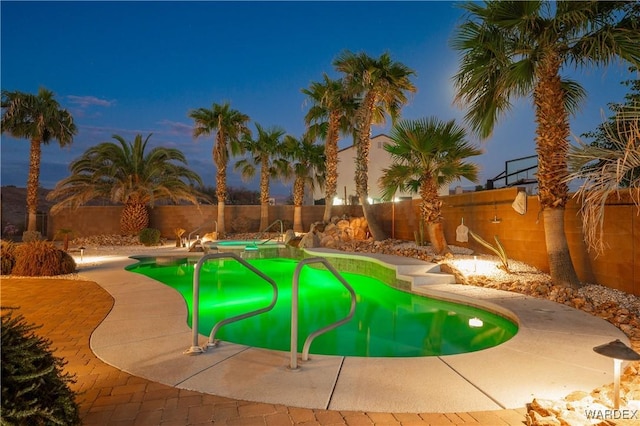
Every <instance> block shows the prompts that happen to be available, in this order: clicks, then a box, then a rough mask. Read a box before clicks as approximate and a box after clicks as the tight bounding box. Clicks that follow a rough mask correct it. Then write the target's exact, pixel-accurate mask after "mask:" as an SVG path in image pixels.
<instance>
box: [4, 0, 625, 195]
mask: <svg viewBox="0 0 640 426" xmlns="http://www.w3.org/2000/svg"><path fill="white" fill-rule="evenodd" d="M0 12H1V20H2V22H1V24H2V26H1V49H2V50H1V74H0V78H1V80H0V82H1V86H2V89H3V90H10V91H14V90H19V91H23V92H29V93H36V92H37V91H38V88H39V87H45V88H47V89H49V90H52V91H53V92H54V93H55V94H56V99H57V100H58V101H59V102H60V103H61V105H62V106H63V107H65V108H67V109H68V110H69V111H70V112H71V113H72V115H73V116H74V118H75V121H76V125H77V127H78V134H77V135H76V137H75V139H74V142H73V144H72V145H71V146H69V147H66V148H60V146H59V145H58V144H57V142H55V141H54V142H52V143H51V144H50V145H48V146H44V147H43V153H42V169H41V176H40V182H41V186H43V187H45V188H53V187H54V186H55V184H56V182H58V181H59V180H60V179H63V178H64V177H66V176H68V165H69V163H70V162H71V161H72V160H73V159H75V158H77V157H79V156H80V155H81V154H82V153H83V152H84V151H85V150H86V149H87V148H89V147H91V146H93V145H96V144H98V143H100V142H105V141H114V140H113V139H112V135H113V134H118V135H121V136H123V137H124V138H125V139H126V140H128V141H131V140H133V138H134V136H135V135H136V134H138V133H140V134H142V135H143V136H145V137H146V135H148V134H149V133H153V136H152V137H151V139H150V141H151V142H150V144H151V145H153V146H157V145H162V146H167V147H175V148H179V149H180V150H181V151H182V152H184V153H185V155H186V156H187V159H188V166H189V167H190V168H191V169H193V170H194V171H196V172H197V173H198V174H200V176H201V177H202V179H203V181H204V183H205V185H207V186H214V185H215V168H214V166H213V160H212V156H211V148H212V144H213V137H209V138H199V139H198V140H194V139H193V138H192V130H193V121H192V120H191V119H189V117H188V115H187V114H188V112H189V111H190V110H191V109H195V108H200V107H207V108H210V107H211V105H212V104H213V103H214V102H215V103H222V102H225V101H229V102H230V103H231V106H232V107H233V108H235V109H238V110H240V111H241V112H243V113H245V114H247V115H249V116H250V117H251V119H252V123H251V124H250V126H251V128H252V129H255V127H254V123H255V122H257V123H259V124H261V125H262V126H263V127H270V126H275V125H277V126H281V127H283V128H284V129H285V130H286V132H287V133H290V134H292V135H294V136H300V135H301V134H302V133H303V132H304V120H303V117H304V115H305V113H306V111H307V109H308V107H309V105H308V104H306V103H305V97H304V95H303V94H302V93H301V89H302V88H306V87H308V86H309V84H310V83H311V82H313V81H319V80H320V79H321V78H322V73H323V72H326V73H328V74H329V75H331V76H333V77H338V73H336V72H335V71H334V70H333V67H332V62H333V60H334V59H335V58H336V56H337V55H338V54H339V53H340V52H341V51H343V50H344V49H349V50H351V51H353V52H361V51H364V52H366V53H367V54H369V55H370V56H379V55H380V54H382V53H384V52H389V54H390V55H391V57H392V58H393V59H394V60H396V61H399V62H402V63H404V64H405V65H407V66H408V67H410V68H412V69H413V70H415V71H416V76H415V77H414V79H413V82H414V84H415V85H416V86H417V88H418V92H417V93H416V94H415V95H412V96H411V97H410V101H409V104H408V105H407V106H406V107H405V108H404V109H403V111H402V116H403V118H407V119H414V118H421V117H427V116H432V115H433V116H437V117H438V118H440V119H442V120H449V119H452V118H455V119H456V120H459V121H460V123H462V117H463V115H464V111H463V110H460V109H459V108H457V107H456V106H454V105H453V104H452V101H453V97H454V93H453V88H452V84H451V78H452V76H453V75H454V74H455V72H456V69H457V60H458V56H457V53H456V52H455V51H453V50H452V49H451V48H450V47H449V46H450V45H449V42H450V38H451V35H452V32H453V30H454V29H455V26H456V24H457V23H459V22H460V19H461V17H462V11H461V10H460V9H459V8H457V7H456V3H455V2H241V1H238V2H205V1H201V2H146V1H144V2H125V1H122V2H11V1H4V0H3V1H2V2H0ZM565 71H566V74H569V75H570V76H571V77H572V78H574V79H576V80H578V81H579V82H581V83H582V84H583V86H584V87H585V88H586V90H587V92H588V94H589V96H588V99H587V101H586V102H585V103H584V104H583V106H582V110H581V112H580V113H579V114H578V115H577V116H576V117H575V118H573V119H572V122H571V124H572V132H573V133H574V134H575V135H580V134H581V133H584V132H585V131H589V130H593V129H594V128H595V127H596V126H597V125H598V124H599V123H600V122H601V121H602V119H603V114H604V115H605V116H607V115H609V112H608V110H607V104H608V103H610V102H620V101H622V99H623V97H624V94H625V93H626V88H625V87H624V86H622V85H621V84H620V82H621V81H623V80H627V79H629V78H630V74H629V72H628V70H627V67H626V65H624V64H614V65H611V66H610V67H608V68H607V69H606V70H602V69H587V70H580V71H578V72H576V71H574V70H572V69H567V70H565ZM389 128H390V123H389V124H388V125H386V126H374V128H373V131H372V133H373V135H377V134H379V133H388V132H389ZM534 131H535V123H534V115H533V110H532V107H531V101H530V100H528V99H526V100H522V101H520V102H518V103H517V104H516V107H515V108H514V110H513V111H511V113H509V114H508V115H507V116H506V117H505V118H503V119H502V120H501V121H500V122H499V124H498V126H497V127H496V129H495V131H494V134H493V135H492V137H491V138H489V139H487V140H485V141H477V140H476V139H474V138H471V140H473V141H474V142H477V143H478V144H479V145H480V146H481V147H482V149H483V151H484V154H483V155H482V156H479V157H475V158H474V159H473V160H474V161H475V162H476V163H478V164H479V165H480V167H481V173H480V179H479V183H480V184H484V183H485V181H486V179H488V178H492V177H494V176H496V175H498V174H499V173H500V172H501V171H502V170H504V162H505V161H506V160H510V159H514V158H519V157H524V156H529V155H534V154H535V142H534V137H535V134H534ZM351 142H352V141H351V139H344V140H342V141H341V143H340V145H341V147H346V146H348V145H350V144H351ZM28 148H29V142H28V141H26V140H15V139H12V138H11V137H9V136H8V135H6V134H3V135H2V143H1V154H2V158H1V166H2V170H1V183H2V185H15V186H20V187H24V186H26V181H27V169H28V161H29V155H28V151H29V150H28ZM228 179H229V185H230V186H233V187H246V188H251V189H256V188H257V186H258V180H257V178H256V179H255V180H254V181H251V182H247V183H245V182H243V181H241V179H240V176H239V174H238V173H236V172H234V171H233V169H232V168H230V173H229V176H228ZM462 185H463V186H473V184H471V183H469V182H463V183H462ZM289 188H290V186H284V185H282V184H279V183H274V184H273V185H272V193H273V194H284V195H287V194H289V192H290V189H289Z"/></svg>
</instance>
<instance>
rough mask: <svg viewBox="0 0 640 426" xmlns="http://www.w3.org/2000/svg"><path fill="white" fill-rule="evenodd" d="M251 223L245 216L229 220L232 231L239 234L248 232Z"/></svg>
mask: <svg viewBox="0 0 640 426" xmlns="http://www.w3.org/2000/svg"><path fill="white" fill-rule="evenodd" d="M251 225H252V222H251V220H250V219H249V218H247V217H246V216H238V217H236V218H235V219H233V220H232V221H231V229H233V232H238V233H240V234H243V233H245V232H249V230H251Z"/></svg>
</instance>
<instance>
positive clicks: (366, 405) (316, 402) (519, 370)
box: [79, 248, 628, 413]
mask: <svg viewBox="0 0 640 426" xmlns="http://www.w3.org/2000/svg"><path fill="white" fill-rule="evenodd" d="M314 253H316V254H317V253H318V252H317V251H315V252H314ZM314 253H311V254H314ZM324 254H325V255H328V254H329V252H324ZM89 255H90V253H87V254H85V256H89ZM160 255H163V256H164V255H175V256H185V252H184V249H180V248H175V249H173V248H167V249H163V250H162V251H158V250H153V251H151V252H150V254H149V256H160ZM188 255H189V256H190V257H191V256H192V255H193V254H192V253H188ZM341 255H342V254H341ZM357 255H358V256H365V257H371V258H374V259H375V261H376V262H384V263H387V264H388V262H390V261H392V260H393V257H388V256H384V257H379V256H376V255H365V254H362V253H358V254H357ZM407 259H408V258H398V259H397V260H398V263H399V264H405V263H406V262H407ZM415 260H417V259H412V261H415ZM132 263H135V260H134V259H132V258H129V257H126V256H119V255H115V254H113V255H107V256H106V257H104V259H103V260H101V261H99V262H94V263H91V262H85V263H84V264H83V263H82V262H79V270H80V274H81V276H82V277H83V278H86V279H89V280H92V281H95V282H97V283H98V284H99V285H101V286H102V287H103V288H104V289H105V290H107V291H108V292H109V293H110V294H111V295H112V296H113V297H114V300H115V303H114V307H113V309H112V310H111V312H110V313H109V315H108V316H107V317H106V318H105V320H104V321H103V322H102V323H101V324H100V325H99V326H98V327H97V328H96V330H95V331H94V333H93V334H92V337H91V342H90V345H91V348H92V350H93V351H94V353H95V354H96V356H98V357H99V358H100V359H102V360H103V361H104V362H106V363H108V364H110V365H113V366H114V367H117V368H119V369H121V370H123V371H126V372H128V373H130V374H133V375H136V376H140V377H143V378H146V379H148V380H153V381H156V382H159V383H163V384H167V385H170V386H174V387H177V388H184V389H190V390H195V391H200V392H204V393H210V394H215V395H219V396H225V397H230V398H235V399H241V400H250V401H257V402H265V403H275V404H284V405H288V406H294V407H303V408H316V409H329V410H353V411H369V412H396V413H402V412H458V411H485V410H495V409H501V408H520V407H522V406H524V405H525V404H526V403H528V402H530V401H531V400H532V399H533V398H534V397H535V398H544V399H558V398H561V397H564V396H565V395H567V394H568V393H570V392H572V391H575V390H583V391H586V392H590V391H591V390H592V389H594V388H596V387H599V386H601V385H602V384H605V383H609V382H611V381H612V380H613V375H612V363H611V360H609V359H607V358H605V357H602V356H600V355H598V354H596V353H595V352H594V351H593V350H592V348H593V347H594V346H597V345H600V344H602V343H606V342H608V341H611V340H614V339H620V340H622V341H624V342H628V339H627V338H626V336H625V335H624V334H623V333H622V332H621V331H620V330H618V329H617V328H616V327H614V326H613V325H611V324H610V323H608V322H606V321H604V320H602V319H599V318H596V317H593V316H591V315H589V314H587V313H585V312H582V311H579V310H577V309H574V308H570V307H568V306H565V305H560V304H558V303H555V302H551V301H548V300H543V299H535V298H532V297H529V296H524V295H521V294H517V293H510V292H505V291H500V290H493V289H486V288H482V287H473V286H466V285H460V284H450V283H444V284H436V283H431V284H426V285H419V286H416V288H415V289H414V291H416V292H418V293H421V294H426V295H430V296H436V297H439V298H442V297H447V298H450V299H451V300H457V301H460V300H463V301H467V302H468V301H470V300H471V301H474V303H476V304H480V305H481V306H484V304H485V303H487V304H489V305H490V306H491V309H490V310H494V309H498V310H500V311H502V312H504V313H505V314H506V315H511V314H513V315H515V316H516V317H517V319H518V325H519V331H518V333H517V334H516V336H514V337H513V338H512V339H510V340H509V341H507V342H505V343H503V344H502V345H499V346H497V347H494V348H489V349H485V350H482V351H478V352H472V353H467V354H459V355H446V356H439V357H419V358H393V359H389V358H358V357H339V356H318V355H313V356H311V358H310V360H309V361H299V365H300V368H299V369H298V370H295V371H292V370H290V369H289V368H288V365H289V357H290V354H289V352H279V351H271V350H264V349H258V348H250V347H246V346H242V345H235V344H232V343H228V342H222V343H221V344H220V345H219V346H218V347H215V348H213V349H212V350H209V351H207V352H206V353H204V354H201V355H196V356H188V355H185V354H183V352H184V351H185V350H186V349H188V348H189V346H190V343H191V330H190V329H189V328H188V327H187V325H186V317H187V309H186V306H185V303H184V301H183V299H182V297H181V296H180V295H179V294H178V292H176V291H175V290H173V289H171V288H169V287H167V286H165V285H163V284H161V283H158V282H156V281H154V280H152V279H150V278H147V277H144V276H141V275H139V274H134V273H131V272H128V271H125V270H124V267H125V266H127V265H130V264H132ZM205 341H206V337H205V336H201V340H200V343H204V342H205Z"/></svg>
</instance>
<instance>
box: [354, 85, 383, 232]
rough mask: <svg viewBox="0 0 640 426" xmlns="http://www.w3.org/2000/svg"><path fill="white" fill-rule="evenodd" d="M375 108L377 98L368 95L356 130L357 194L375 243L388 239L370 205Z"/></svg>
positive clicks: (357, 116)
mask: <svg viewBox="0 0 640 426" xmlns="http://www.w3.org/2000/svg"><path fill="white" fill-rule="evenodd" d="M374 106H375V96H374V95H373V94H371V93H369V94H367V96H366V97H365V99H364V102H363V104H362V106H361V107H360V108H358V111H357V113H356V128H357V135H358V137H357V141H356V152H357V162H356V173H355V180H356V193H357V195H358V199H359V200H360V204H362V212H363V213H364V217H365V219H367V224H368V225H369V231H370V232H371V236H372V237H373V239H374V241H382V240H384V239H386V238H387V234H386V233H385V232H384V229H382V226H380V223H379V221H378V218H377V217H376V216H375V215H374V214H373V211H372V210H371V205H370V204H369V201H368V197H369V188H368V186H369V184H368V180H369V148H370V145H371V140H370V139H369V133H370V132H371V117H372V113H373V108H374Z"/></svg>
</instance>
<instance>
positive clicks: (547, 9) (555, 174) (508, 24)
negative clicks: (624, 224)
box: [452, 1, 640, 287]
mask: <svg viewBox="0 0 640 426" xmlns="http://www.w3.org/2000/svg"><path fill="white" fill-rule="evenodd" d="M462 7H463V8H464V9H465V10H466V11H467V12H468V16H467V19H466V21H465V22H463V23H462V24H461V25H460V26H459V28H458V29H457V32H456V34H455V36H454V38H453V41H452V45H453V47H454V48H455V49H456V50H459V51H461V52H462V56H461V59H460V69H459V71H458V73H457V74H456V75H455V77H454V82H455V87H456V90H457V95H456V102H458V103H459V104H461V105H465V106H467V107H468V110H467V113H466V116H465V118H466V120H467V122H468V123H469V124H470V125H471V127H472V128H473V130H474V131H475V132H477V133H478V134H479V135H480V136H481V137H488V136H489V135H490V134H491V132H492V130H493V127H494V125H495V123H496V121H497V119H498V117H499V116H500V115H502V114H503V113H505V112H506V111H508V110H509V109H510V107H511V99H512V98H516V97H529V96H531V98H532V100H533V105H534V109H535V118H536V122H537V129H536V150H537V153H538V182H539V194H538V198H539V200H540V205H541V208H542V211H543V218H544V229H545V239H546V244H547V253H548V258H549V269H550V273H551V278H552V280H553V282H554V283H555V284H558V285H563V286H570V287H579V286H580V282H579V280H578V277H577V275H576V272H575V269H574V267H573V264H572V263H571V257H570V255H569V248H568V245H567V240H566V237H565V234H564V210H565V205H566V202H567V200H568V191H569V189H568V185H567V181H566V177H567V175H568V169H567V152H568V149H569V141H568V136H569V133H570V130H569V118H568V117H569V114H570V113H573V112H574V111H576V110H577V105H578V102H579V100H580V99H581V98H582V97H583V96H584V90H583V89H582V87H581V86H580V85H579V84H577V83H576V82H573V81H567V80H563V79H562V77H561V75H560V72H561V70H562V69H563V67H565V66H567V65H583V66H586V65H588V66H593V65H607V64H609V63H610V62H612V61H614V60H616V59H619V58H621V59H623V60H627V61H630V62H631V63H632V64H636V65H637V64H638V62H640V28H638V25H639V22H640V20H639V18H638V17H639V10H640V6H639V5H638V3H637V2H621V1H613V2H597V1H596V2H578V1H555V2H549V1H495V2H494V1H491V2H485V3H484V4H478V3H465V4H464V5H463V6H462Z"/></svg>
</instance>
